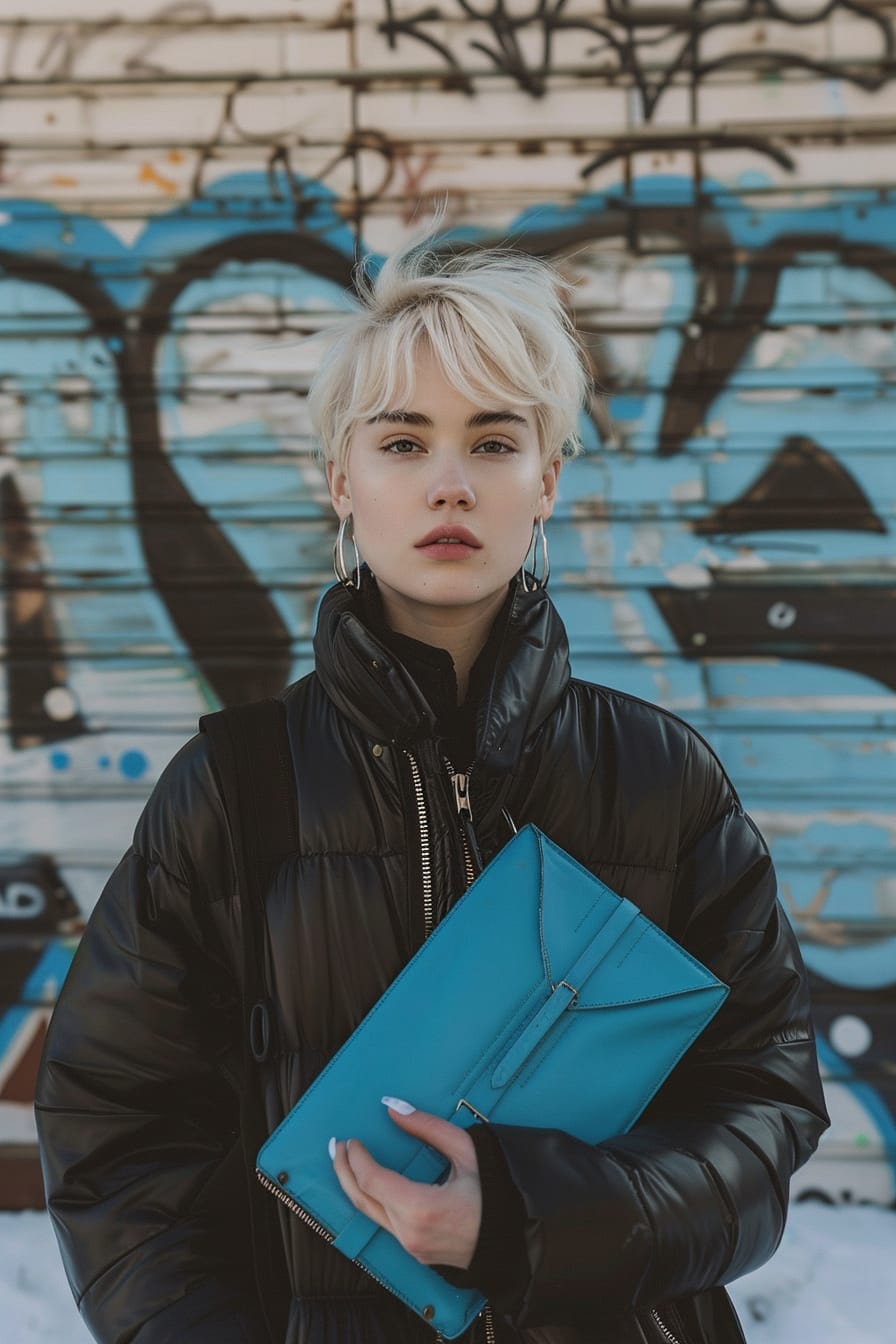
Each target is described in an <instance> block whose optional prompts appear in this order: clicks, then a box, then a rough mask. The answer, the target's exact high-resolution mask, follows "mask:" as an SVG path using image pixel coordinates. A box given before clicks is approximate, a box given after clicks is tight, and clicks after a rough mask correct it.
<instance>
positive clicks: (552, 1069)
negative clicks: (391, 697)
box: [258, 826, 728, 1339]
mask: <svg viewBox="0 0 896 1344" xmlns="http://www.w3.org/2000/svg"><path fill="white" fill-rule="evenodd" d="M727 993H728V990H727V987H726V986H725V985H723V984H721V982H720V981H718V980H717V979H716V978H715V976H713V975H711V974H710V972H709V971H708V970H707V969H706V967H705V966H702V965H701V964H700V962H698V961H696V960H695V959H694V957H692V956H691V955H690V954H689V953H688V952H686V951H685V950H684V949H683V948H682V947H680V946H679V945H678V944H677V943H676V942H675V941H674V940H673V939H672V938H670V937H669V936H668V934H666V933H664V932H663V931H662V930H661V929H659V928H658V927H657V926H656V925H655V924H654V923H652V921H651V920H649V919H647V917H646V916H645V915H643V914H642V913H641V912H640V911H639V910H638V908H637V906H635V905H633V904H632V903H631V902H630V901H627V900H624V899H623V898H622V897H620V896H617V895H616V894H615V893H614V892H612V891H611V890H610V889H609V887H607V886H605V885H604V883H603V882H601V881H600V880H599V879H598V878H596V877H594V875H593V874H592V873H589V872H588V871H587V870H586V869H585V868H583V867H582V866H581V865H580V864H579V863H577V862H576V861H575V860H574V859H573V858H571V857H570V855H569V854H567V853H565V852H564V851H563V850H562V849H560V848H558V846H557V845H555V844H553V843H552V842H551V841H550V840H549V839H548V838H547V836H545V835H544V834H542V832H541V831H539V830H538V829H537V827H535V826H526V827H525V828H524V829H523V830H521V831H520V832H519V833H518V834H517V835H515V836H514V837H513V839H512V840H511V841H510V842H509V844H507V845H506V846H505V847H504V849H503V850H502V851H501V852H500V853H499V854H498V855H497V857H496V858H495V859H493V860H492V862H491V863H490V864H489V865H488V867H487V868H486V869H485V870H484V872H482V873H481V874H480V876H479V877H478V878H477V879H476V881H475V882H474V883H473V885H472V886H471V887H470V889H469V891H467V893H466V894H465V895H464V896H463V897H461V899H460V900H459V901H458V902H457V904H456V905H455V906H454V908H453V909H452V910H451V912H450V913H449V914H448V915H447V916H446V917H445V919H443V920H442V922H441V923H440V924H438V925H437V926H436V928H435V929H434V931H433V932H432V934H431V935H430V936H429V938H428V939H427V940H426V942H425V943H424V945H423V946H422V947H421V949H420V950H419V952H418V953H417V954H416V956H415V957H414V958H413V959H412V960H411V961H410V962H408V964H407V966H406V967H405V968H404V970H403V971H402V972H401V974H400V975H399V976H398V977H397V978H396V979H395V980H394V981H393V983H392V984H391V985H390V987H389V988H388V989H387V990H386V992H385V993H384V994H383V995H382V997H381V998H380V999H379V1000H378V1002H377V1003H376V1004H375V1005H374V1006H373V1008H372V1009H371V1010H370V1012H369V1013H368V1014H367V1016H366V1017H365V1018H364V1021H363V1022H362V1023H361V1024H360V1026H359V1027H358V1028H357V1030H356V1031H355V1032H354V1033H353V1034H352V1036H351V1037H350V1038H349V1040H348V1041H346V1043H345V1045H344V1046H343V1047H342V1049H341V1050H340V1051H339V1052H338V1054H336V1055H335V1056H334V1057H333V1059H332V1060H331V1061H330V1063H329V1064H328V1065H327V1067H326V1068H325V1069H324V1070H323V1072H322V1073H321V1074H320V1076H319V1077H318V1078H317V1079H316V1080H315V1082H314V1083H313V1084H312V1085H311V1087H310V1088H309V1089H308V1090H307V1092H305V1094H304V1095H303V1096H302V1097H301V1098H300V1100H299V1101H298V1103H297V1105H296V1106H295V1107H294V1108H293V1109H292V1110H291V1111H290V1113H289V1114H288V1115H287V1116H286V1118H285V1119H284V1120H283V1122H282V1124H280V1125H279V1126H278V1128H277V1129H276V1130H275V1131H274V1133H273V1134H272V1135H271V1137H270V1138H269V1139H268V1140H267V1142H266V1143H265V1144H264V1145H263V1146H262V1148H261V1151H260V1152H259V1155H258V1175H259V1178H260V1179H261V1181H262V1183H263V1184H264V1185H265V1186H266V1188H268V1189H269V1190H270V1191H271V1192H272V1193H273V1194H275V1195H277V1197H278V1198H280V1199H282V1200H283V1202H284V1203H285V1204H287V1205H288V1207H290V1208H291V1209H292V1210H293V1212H294V1213H296V1214H297V1216H299V1217H301V1218H303V1219H304V1221H306V1222H307V1223H309V1224H310V1225H311V1226H313V1227H314V1228H315V1229H316V1230H317V1231H318V1232H319V1233H320V1234H321V1235H322V1236H324V1237H326V1238H327V1240H329V1241H331V1242H332V1244H333V1245H334V1246H335V1247H336V1248H337V1249H338V1250H340V1251H342V1252H343V1254H345V1255H347V1256H348V1257H349V1258H350V1259H352V1260H354V1261H355V1262H356V1263H357V1264H359V1265H360V1266H361V1267H362V1268H363V1269H365V1270H367V1272H368V1273H369V1274H371V1275H372V1276H373V1277H374V1278H375V1279H376V1280H377V1281H378V1282H379V1283H381V1284H382V1285H384V1286H385V1287H386V1288H388V1289H390V1290H391V1291H392V1292H393V1293H395V1294H396V1295H397V1296H398V1297H400V1298H401V1299H402V1300H403V1301H404V1302H405V1303H407V1305H408V1306H409V1307H411V1308H412V1309H413V1310H414V1311H415V1312H417V1313H418V1315H419V1316H420V1317H421V1318H422V1319H423V1320H425V1321H426V1322H427V1323H428V1324H429V1325H430V1326H432V1327H433V1329H434V1330H436V1331H438V1332H439V1333H440V1334H441V1335H444V1336H445V1337H447V1338H448V1339H455V1338H456V1337H457V1336H458V1335H460V1334H462V1333H463V1331H464V1330H465V1329H466V1328H467V1327H468V1326H469V1324H470V1323H471V1321H472V1320H473V1319H474V1317H475V1316H477V1315H478V1314H479V1312H480V1311H481V1310H482V1308H483V1306H484V1305H485V1299H484V1298H483V1297H482V1296H481V1295H480V1294H479V1293H476V1292H471V1291H465V1290H462V1289H458V1288H453V1287H452V1286H451V1285H450V1284H448V1283H447V1282H446V1281H445V1280H444V1279H443V1278H442V1277H441V1275H439V1274H438V1273H436V1271H435V1270H434V1269H432V1268H430V1267H429V1266H427V1265H422V1264H420V1263H419V1262H418V1261H417V1260H415V1259H414V1258H413V1257H412V1256H411V1255H409V1254H408V1253H407V1252H406V1251H405V1250H404V1249H403V1247H402V1246H401V1245H400V1243H399V1242H398V1241H397V1240H396V1238H395V1237H393V1236H392V1234H391V1233H389V1232H386V1231H385V1230H383V1229H382V1228H380V1227H379V1226H378V1225H377V1224H376V1223H374V1222H372V1221H371V1220H370V1219H369V1218H367V1217H366V1216H365V1215H364V1214H361V1213H359V1212H358V1211H357V1210H356V1209H355V1208H354V1206H353V1205H352V1204H351V1203H350V1201H349V1200H348V1199H347V1198H346V1196H345V1195H344V1194H343V1192H342V1189H341V1187H340V1185H339V1182H338V1181H337V1179H336V1175H335V1173H334V1171H333V1169H332V1163H331V1161H330V1158H329V1156H328V1153H327V1143H328V1141H329V1139H330V1136H331V1135H334V1134H335V1135H337V1136H339V1137H343V1136H344V1137H352V1136H353V1137H357V1138H359V1139H361V1140H362V1141H363V1142H364V1143H365V1144H366V1146H367V1147H368V1149H369V1150H370V1151H371V1152H372V1153H373V1155H374V1157H375V1158H376V1159H377V1161H379V1162H381V1163H383V1164H384V1165H385V1166H389V1167H392V1168H394V1169H395V1170H397V1171H400V1172H402V1173H403V1174H404V1175H406V1176H408V1177H409V1178H410V1179H412V1180H417V1181H429V1182H433V1181H436V1180H438V1179H439V1178H440V1177H441V1176H442V1175H443V1174H444V1172H445V1170H446V1169H447V1165H448V1164H447V1160H446V1159H445V1158H444V1157H443V1156H442V1155H441V1154H439V1153H437V1152H435V1151H434V1150H433V1149H431V1148H429V1147H427V1146H426V1145H424V1144H422V1143H421V1142H419V1141H418V1140H416V1139H413V1138H411V1137H410V1136H409V1135H407V1134H405V1133H404V1132H403V1131H402V1130H400V1129H399V1128H398V1126H397V1125H395V1124H394V1123H393V1122H392V1121H391V1120H390V1119H389V1116H388V1114H387V1112H386V1109H385V1107H384V1106H382V1105H381V1103H380V1098H381V1097H382V1096H383V1095H384V1094H388V1095H391V1096H397V1097H407V1098H408V1099H409V1100H411V1101H412V1102H413V1103H414V1105H415V1106H418V1107H420V1108H421V1109H423V1110H426V1111H430V1112H432V1113H434V1114H435V1115H439V1116H442V1117H444V1118H445V1119H447V1120H451V1121H453V1122H454V1123H455V1124H458V1125H462V1126H464V1127H469V1126H470V1125H471V1124H473V1123H474V1122H475V1121H476V1119H477V1118H478V1117H481V1118H483V1119H488V1120H494V1121H496V1122H500V1123H504V1124H510V1125H532V1126H539V1127H545V1128H556V1129H563V1130H566V1131H567V1132H568V1133H570V1134H573V1135H575V1136H576V1137H578V1138H580V1139H583V1140H585V1141H586V1142H587V1143H598V1142H599V1141H600V1140H601V1139H605V1138H608V1137H610V1136H611V1135H613V1134H620V1133H623V1132H624V1131H625V1130H626V1129H628V1128H629V1127H630V1126H631V1125H632V1124H633V1123H634V1121H635V1120H636V1119H637V1118H638V1116H639V1115H640V1113H641V1111H642V1110H643V1109H644V1107H645V1106H646V1104H647V1102H648V1101H649V1100H650V1098H651V1097H652V1096H653V1094H654V1092H655V1091H656V1090H657V1088H658V1087H659V1086H660V1084H661V1083H662V1082H663V1080H664V1079H665V1078H666V1076H667V1075H668V1073H669V1072H670V1070H671V1069H672V1068H674V1066H675V1064H676V1063H677V1061H678V1060H679V1059H680V1058H681V1056H682V1055H683V1054H684V1052H685V1051H686V1050H687V1048H688V1046H689V1045H690V1044H691V1043H692V1042H693V1041H694V1039H695V1038H696V1037H697V1036H698V1035H699V1033H700V1032H701V1031H702V1030H703V1028H704V1027H705V1025H706V1024H707V1022H708V1021H709V1020H710V1019H711V1018H712V1016H713V1015H714V1013H715V1012H716V1011H717V1010H718V1008H719V1007H720V1006H721V1004H722V1002H723V1000H724V998H725V996H726V995H727Z"/></svg>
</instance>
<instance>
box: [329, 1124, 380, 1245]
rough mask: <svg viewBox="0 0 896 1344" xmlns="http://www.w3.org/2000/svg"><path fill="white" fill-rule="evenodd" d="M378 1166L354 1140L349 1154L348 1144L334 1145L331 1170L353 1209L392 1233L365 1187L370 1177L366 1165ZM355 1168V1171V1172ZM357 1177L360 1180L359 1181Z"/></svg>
mask: <svg viewBox="0 0 896 1344" xmlns="http://www.w3.org/2000/svg"><path fill="white" fill-rule="evenodd" d="M370 1163H373V1165H374V1166H377V1165H378V1164H377V1163H375V1162H374V1161H373V1158H372V1157H371V1156H370V1154H369V1153H368V1152H367V1150H366V1149H365V1148H364V1146H363V1144H360V1143H359V1142H358V1140H357V1139H355V1140H354V1141H353V1142H352V1144H351V1154H349V1150H348V1144H347V1143H346V1142H344V1141H343V1140H339V1141H337V1143H336V1152H335V1156H334V1158H333V1170H334V1171H335V1173H336V1178H337V1180H338V1181H339V1184H340V1185H341V1186H342V1189H343V1191H344V1192H345V1194H346V1195H347V1196H348V1198H349V1199H350V1200H351V1202H352V1203H353V1204H354V1206H355V1208H356V1209H358V1210H359V1211H360V1212H361V1213H365V1214H366V1215H367V1217H368V1218H372V1219H373V1221H374V1222H375V1223H378V1224H379V1226H380V1227H385V1228H386V1229H387V1230H388V1231H390V1232H391V1231H392V1230H393V1228H392V1222H391V1220H390V1218H389V1215H388V1213H387V1211H386V1209H385V1208H384V1207H383V1205H382V1203H381V1202H380V1201H379V1200H378V1199H376V1198H375V1196H374V1195H373V1193H372V1191H371V1190H370V1189H369V1188H366V1186H367V1180H366V1178H367V1177H369V1175H370V1167H369V1165H368V1164H370ZM356 1168H357V1170H356ZM381 1170H382V1168H381ZM359 1176H360V1177H361V1179H360V1180H359Z"/></svg>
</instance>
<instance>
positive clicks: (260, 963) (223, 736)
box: [199, 699, 298, 1344]
mask: <svg viewBox="0 0 896 1344" xmlns="http://www.w3.org/2000/svg"><path fill="white" fill-rule="evenodd" d="M199 727H200V728H201V730H202V731H203V732H204V733H205V735H206V737H207V738H208V741H209V746H210V748H211V758H212V764H213V766H214V769H215V772H216V774H217V778H218V783H219V785H220V789H221V795H222V798H223V800H224V807H225V810H226V812H227V820H228V824H229V827H230V835H231V840H232V843H233V849H234V856H235V860H236V877H237V887H238V894H239V900H240V923H241V927H242V938H243V1020H244V1033H243V1058H244V1085H243V1087H242V1088H241V1094H240V1133H241V1138H242V1147H243V1157H244V1163H245V1168H246V1175H247V1180H248V1186H249V1219H250V1234H251V1238H252V1251H253V1259H254V1272H255V1282H256V1286H257V1289H258V1295H259V1300H260V1302H261V1307H262V1310H263V1312H264V1315H265V1320H266V1322H267V1327H268V1331H269V1333H270V1336H271V1340H272V1341H273V1344H279V1342H280V1341H281V1340H282V1339H283V1338H284V1336H285V1334H286V1311H287V1309H288V1301H289V1295H288V1291H286V1293H284V1289H285V1288H286V1286H287V1276H286V1266H285V1263H284V1256H283V1243H282V1238H281V1236H280V1229H279V1227H278V1221H277V1206H276V1203H275V1201H274V1200H273V1199H272V1198H271V1196H270V1195H268V1194H266V1193H265V1191H264V1190H263V1189H262V1187H261V1185H260V1184H259V1182H258V1181H257V1180H256V1179H255V1159H256V1154H257V1152H258V1149H259V1148H260V1147H261V1144H262V1143H263V1142H264V1140H265V1139H266V1138H267V1136H268V1127H267V1121H266V1117H265V1112H264V1098H263V1090H262V1078H261V1068H262V1066H263V1065H264V1064H265V1062H266V1061H267V1060H268V1059H269V1057H270V1055H271V1051H272V1047H273V1012H272V1004H271V1001H270V996H269V993H268V987H267V976H266V972H265V968H266V928H265V919H264V898H265V893H266V890H267V885H268V882H269V880H270V878H271V877H272V876H273V873H274V872H275V871H276V868H277V866H278V865H279V863H280V862H281V860H282V859H283V858H284V857H285V856H286V855H287V854H292V853H295V851H296V850H297V848H298V817H297V799H296V786H295V778H294V774H293V767H292V759H291V753H290V749H289V739H288V737H287V731H286V706H285V705H284V703H283V701H282V700H273V699H271V700H259V701H256V702H254V703H252V704H248V705H235V706H233V707H231V708H230V709H222V710H219V711H218V712H217V713H215V714H205V715H203V717H202V718H201V719H200V720H199Z"/></svg>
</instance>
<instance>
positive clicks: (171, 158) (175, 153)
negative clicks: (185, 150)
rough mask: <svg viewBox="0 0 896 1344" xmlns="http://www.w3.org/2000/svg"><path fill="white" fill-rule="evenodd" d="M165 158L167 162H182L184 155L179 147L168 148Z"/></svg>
mask: <svg viewBox="0 0 896 1344" xmlns="http://www.w3.org/2000/svg"><path fill="white" fill-rule="evenodd" d="M166 158H167V159H168V162H169V163H183V161H184V156H183V154H181V152H180V150H179V149H169V151H168V153H167V155H166Z"/></svg>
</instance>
